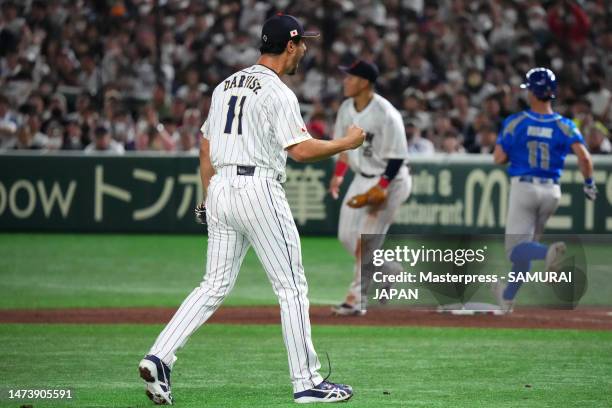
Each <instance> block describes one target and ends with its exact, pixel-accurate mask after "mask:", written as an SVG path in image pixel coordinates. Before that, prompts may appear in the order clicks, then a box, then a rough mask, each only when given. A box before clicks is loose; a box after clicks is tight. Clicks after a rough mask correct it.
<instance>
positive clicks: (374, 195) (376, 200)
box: [346, 185, 387, 208]
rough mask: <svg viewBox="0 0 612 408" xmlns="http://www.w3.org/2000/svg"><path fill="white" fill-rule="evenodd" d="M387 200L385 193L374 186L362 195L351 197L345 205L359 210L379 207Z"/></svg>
mask: <svg viewBox="0 0 612 408" xmlns="http://www.w3.org/2000/svg"><path fill="white" fill-rule="evenodd" d="M386 199H387V192H386V191H385V189H383V188H382V187H380V186H378V185H376V186H374V187H372V188H371V189H369V190H368V191H366V192H365V193H363V194H357V195H356V196H354V197H352V198H351V199H350V200H348V202H347V203H346V205H348V206H349V207H351V208H361V207H365V206H366V205H371V206H374V207H376V206H379V205H381V204H382V203H384V202H385V200H386Z"/></svg>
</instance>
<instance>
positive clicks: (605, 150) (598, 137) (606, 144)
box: [586, 122, 612, 154]
mask: <svg viewBox="0 0 612 408" xmlns="http://www.w3.org/2000/svg"><path fill="white" fill-rule="evenodd" d="M609 136H610V132H609V131H608V129H606V127H605V126H604V125H603V124H602V123H601V122H595V124H594V125H593V126H591V128H590V129H589V131H588V133H587V137H586V144H587V146H588V148H589V152H591V154H610V153H612V144H611V143H610V139H609Z"/></svg>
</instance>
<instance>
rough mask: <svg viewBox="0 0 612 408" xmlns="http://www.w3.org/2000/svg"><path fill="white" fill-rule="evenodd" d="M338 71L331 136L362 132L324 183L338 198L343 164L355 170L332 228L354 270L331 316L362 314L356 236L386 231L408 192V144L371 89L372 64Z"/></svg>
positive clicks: (399, 123) (394, 115) (396, 118)
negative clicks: (352, 129) (339, 93)
mask: <svg viewBox="0 0 612 408" xmlns="http://www.w3.org/2000/svg"><path fill="white" fill-rule="evenodd" d="M340 69H341V70H342V71H344V72H345V73H346V77H345V78H344V83H343V84H344V96H346V97H348V99H346V100H345V101H344V102H343V103H342V105H341V106H340V109H339V110H338V116H337V118H336V125H335V128H334V137H341V136H342V135H343V134H344V133H345V132H346V130H347V128H348V127H349V126H350V125H351V124H353V123H354V124H357V125H358V126H360V127H362V128H363V129H364V130H365V132H366V140H365V142H364V144H363V146H361V148H359V149H356V150H352V151H350V152H345V153H341V154H340V156H339V158H338V161H337V162H336V168H335V170H334V175H333V177H332V179H331V181H330V186H329V191H330V193H331V194H332V196H333V197H334V198H338V193H339V190H340V186H341V185H342V182H343V180H344V176H345V174H346V172H347V170H348V169H349V167H350V168H351V169H352V170H353V172H354V173H355V177H354V178H353V182H352V183H351V185H350V186H349V189H348V192H347V193H346V196H345V197H344V200H343V202H342V207H341V210H340V221H339V226H338V238H339V239H340V242H341V243H342V245H343V246H344V247H345V248H346V250H347V251H348V252H349V253H350V254H351V255H353V256H354V257H355V265H354V272H355V274H354V278H353V281H352V282H351V285H350V287H349V291H348V294H347V295H346V298H345V300H344V302H343V303H341V304H340V305H338V306H334V307H332V311H333V313H334V314H337V315H341V316H349V315H363V314H364V313H365V309H364V308H363V304H362V302H361V238H360V237H361V234H381V235H382V234H386V233H387V231H388V230H389V226H390V225H391V223H392V222H393V218H394V216H395V214H396V212H397V210H398V208H399V206H400V205H401V204H402V203H403V202H404V201H406V199H407V198H408V196H409V195H410V188H411V178H410V174H409V172H408V167H407V166H406V165H405V164H406V160H407V159H408V144H407V141H406V134H405V131H404V122H403V120H402V116H401V114H400V113H399V112H398V111H397V109H395V108H394V107H393V105H391V103H390V102H389V101H387V100H386V99H384V98H383V97H382V96H380V95H377V94H376V93H374V85H375V83H376V78H377V77H378V68H377V67H376V65H374V64H371V63H368V62H365V61H356V62H355V63H353V65H351V66H350V67H340ZM391 265H393V264H391ZM394 266H397V267H399V268H401V265H399V264H395V265H394ZM397 272H400V270H399V269H398V270H397V271H395V273H397Z"/></svg>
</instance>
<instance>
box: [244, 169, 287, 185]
mask: <svg viewBox="0 0 612 408" xmlns="http://www.w3.org/2000/svg"><path fill="white" fill-rule="evenodd" d="M256 169H257V167H255V166H240V165H237V166H236V175H237V176H250V177H253V176H255V170H256ZM259 171H260V172H259V173H258V176H261V175H262V173H263V174H264V175H265V177H271V178H273V179H275V180H276V181H279V182H282V180H283V176H282V174H278V173H277V172H275V171H273V170H272V169H262V168H260V169H259ZM270 173H272V174H270Z"/></svg>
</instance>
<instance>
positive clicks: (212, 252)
mask: <svg viewBox="0 0 612 408" xmlns="http://www.w3.org/2000/svg"><path fill="white" fill-rule="evenodd" d="M206 209H207V218H208V252H207V258H206V274H205V275H204V280H203V281H202V283H201V284H200V286H198V287H197V288H195V289H194V290H193V292H191V294H190V295H189V296H188V297H187V298H186V299H185V300H184V301H183V303H182V304H181V306H180V307H179V309H178V310H177V312H176V313H175V315H174V316H173V317H172V320H170V322H169V323H168V325H167V326H166V328H165V329H164V330H163V331H162V332H161V334H160V335H159V337H158V338H157V340H156V341H155V344H154V345H153V347H152V348H151V351H150V354H154V355H156V356H158V357H159V358H161V359H162V360H163V361H164V362H165V363H166V364H169V365H170V366H172V364H173V363H174V361H175V360H176V357H175V353H176V351H177V350H178V349H179V348H181V347H182V346H183V345H184V344H185V342H186V341H187V340H188V339H189V337H190V336H191V334H193V333H194V332H195V331H196V330H197V329H198V328H199V327H200V326H201V325H202V324H203V323H204V322H205V321H206V320H207V319H208V318H209V317H210V316H211V315H212V314H213V312H214V311H215V310H216V309H217V308H218V307H219V306H220V305H221V303H222V302H223V299H225V297H226V296H227V294H228V293H229V292H230V291H231V290H232V288H233V287H234V284H235V282H236V278H237V276H238V272H239V270H240V265H241V264H242V261H243V259H244V256H245V254H246V252H247V250H248V248H249V246H251V245H252V246H253V248H254V249H255V252H256V253H257V256H258V258H259V260H260V261H261V263H262V265H263V266H264V269H265V270H266V274H267V275H268V279H270V282H271V283H272V288H273V289H274V292H275V293H276V296H277V297H278V301H279V304H280V309H281V322H282V328H283V338H284V340H285V347H286V348H287V354H288V359H289V373H290V376H291V380H292V383H293V389H294V392H300V391H304V390H307V389H310V388H312V387H314V386H316V385H318V384H319V383H320V382H321V381H322V380H323V379H322V377H321V376H320V375H319V373H318V370H319V368H320V363H319V359H318V357H317V354H316V352H315V350H314V346H313V344H312V340H311V330H310V317H309V314H308V309H309V301H308V298H307V293H308V284H307V283H306V276H305V275H304V267H303V266H302V253H301V247H300V237H299V235H298V231H297V228H296V226H295V222H294V220H293V216H292V215H291V210H290V209H289V204H288V203H287V200H286V198H285V192H284V190H283V188H282V186H281V184H280V183H278V182H277V181H275V180H273V179H271V178H263V177H249V176H232V177H223V176H219V175H215V176H214V177H213V178H212V179H211V183H210V186H209V189H208V195H207V197H206Z"/></svg>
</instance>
